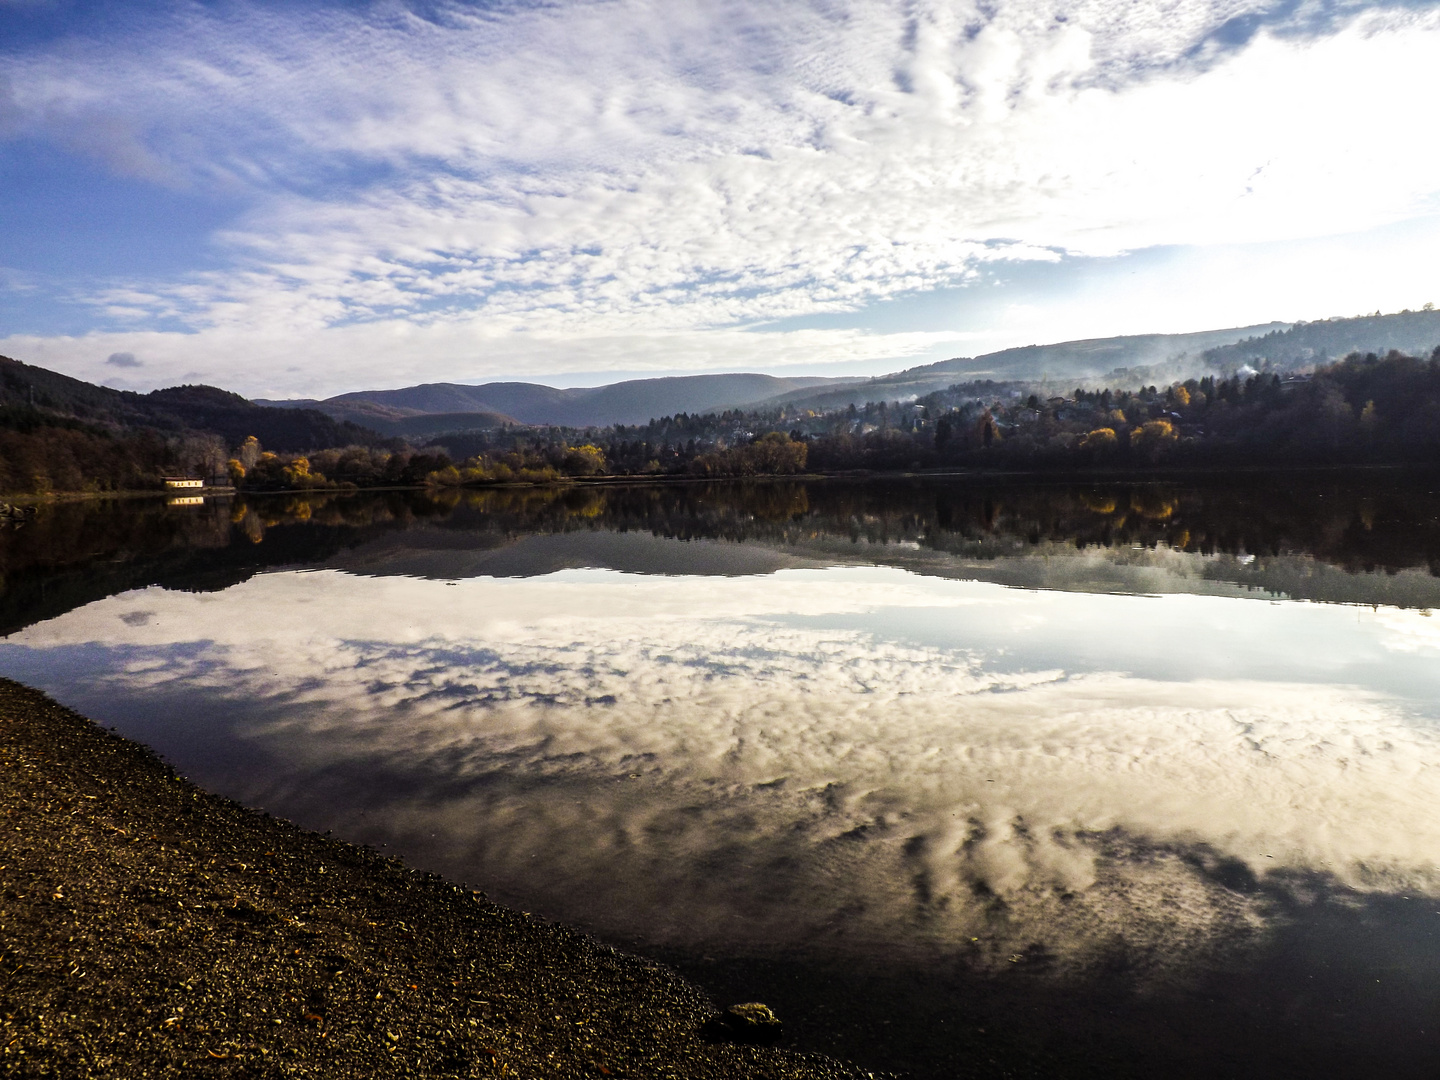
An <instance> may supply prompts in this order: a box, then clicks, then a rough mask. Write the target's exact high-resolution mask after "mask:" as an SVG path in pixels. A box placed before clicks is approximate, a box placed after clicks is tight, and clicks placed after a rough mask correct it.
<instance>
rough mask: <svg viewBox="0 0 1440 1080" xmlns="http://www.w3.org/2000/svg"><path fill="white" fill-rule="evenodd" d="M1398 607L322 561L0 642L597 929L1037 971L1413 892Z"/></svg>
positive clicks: (72, 684) (306, 795) (280, 804)
mask: <svg viewBox="0 0 1440 1080" xmlns="http://www.w3.org/2000/svg"><path fill="white" fill-rule="evenodd" d="M407 613H413V614H408V615H407ZM1424 621H1425V620H1424V618H1423V617H1422V616H1420V615H1419V614H1418V613H1402V612H1381V613H1378V614H1377V613H1372V612H1370V611H1367V610H1364V609H1346V608H1338V607H1324V606H1314V605H1300V604H1280V605H1272V604H1266V603H1262V602H1257V601H1250V600H1235V599H1218V598H1213V597H1191V596H1172V597H1165V598H1144V597H1121V596H1111V595H1080V594H1057V593H1031V592H1019V591H1012V590H1006V589H1002V588H998V587H996V586H990V585H982V584H977V583H973V582H952V581H937V580H934V579H923V578H918V577H914V576H912V575H909V574H905V573H903V572H900V571H894V570H886V569H876V568H866V569H831V570H826V571H811V570H794V571H783V572H780V573H777V574H774V575H771V576H768V577H756V578H725V579H721V580H715V579H697V578H649V577H636V576H631V575H625V574H618V573H612V572H599V571H569V572H565V573H561V574H556V575H551V576H548V577H544V578H538V579H472V580H467V581H461V582H459V583H458V584H456V585H447V584H446V583H444V582H442V581H417V580H413V579H406V578H357V577H351V576H348V575H344V574H339V573H334V572H320V573H308V574H289V573H287V574H272V575H266V576H262V577H258V578H255V579H252V580H251V581H249V582H248V583H246V584H244V585H241V586H237V587H235V588H232V589H230V590H227V591H226V592H225V593H223V594H212V595H203V594H202V595H196V594H184V593H167V592H163V591H161V590H158V589H152V590H145V591H142V592H137V593H131V594H126V595H122V596H117V597H112V598H110V599H108V600H105V601H101V602H99V603H96V604H92V605H89V606H88V607H86V608H84V609H81V610H78V611H75V612H72V613H70V614H68V615H65V616H62V617H61V618H59V619H55V620H52V621H51V622H48V623H45V624H41V625H38V626H35V627H32V628H30V629H28V630H26V631H24V632H22V633H20V634H17V635H14V636H12V637H11V638H10V639H8V643H7V644H6V645H5V646H3V647H0V648H3V655H4V659H5V662H6V670H7V672H10V673H12V674H18V675H19V676H20V677H22V678H24V679H26V680H27V681H32V682H36V683H38V684H40V685H42V686H45V687H47V688H48V689H51V691H52V692H54V693H57V694H59V695H60V697H61V699H62V700H64V701H66V702H67V703H69V704H73V705H75V706H77V707H80V708H81V709H82V710H84V711H88V712H90V713H91V714H92V715H97V716H99V717H101V718H107V717H109V718H115V719H120V720H125V721H127V726H128V725H129V724H130V723H133V724H134V725H136V726H138V727H140V728H141V729H143V730H145V731H147V732H148V733H149V735H150V737H152V738H154V739H155V740H156V741H157V742H158V743H159V744H160V747H161V749H162V751H164V752H167V753H171V754H172V757H173V756H174V753H176V752H183V751H185V748H187V747H193V746H195V745H196V740H197V736H198V738H199V741H200V743H201V744H204V743H206V742H207V740H209V741H210V746H211V747H212V750H211V751H209V752H207V753H202V754H200V760H202V761H203V760H205V759H206V758H207V756H209V757H212V758H213V757H214V756H217V755H218V757H220V758H223V759H225V760H227V761H230V762H232V765H231V767H230V768H228V769H225V770H221V771H219V772H217V773H216V774H215V778H214V780H213V781H212V782H214V783H218V784H220V785H221V786H222V788H223V789H224V790H225V791H227V792H229V793H232V794H236V795H239V796H241V797H243V798H246V799H248V800H251V801H255V802H259V803H261V804H264V805H266V806H268V807H270V808H271V809H277V810H280V811H281V812H285V813H289V814H295V815H297V816H299V817H301V818H302V819H303V820H306V821H308V822H309V823H310V824H312V825H315V826H318V827H321V828H337V830H338V831H341V832H343V833H344V834H346V835H350V836H353V837H356V838H359V839H364V840H368V841H372V842H381V841H384V842H389V843H390V844H391V846H392V848H396V847H400V848H402V849H403V850H405V851H407V852H408V853H409V854H410V856H411V857H413V858H418V859H420V860H421V861H423V862H425V863H426V864H427V865H431V866H436V867H441V868H443V869H445V870H447V871H448V872H450V873H452V874H455V875H457V876H461V877H464V878H467V879H468V880H472V881H477V882H481V883H483V884H484V885H485V886H486V887H493V888H496V889H499V890H502V891H505V890H509V891H511V892H513V893H516V894H525V895H528V897H529V900H530V901H534V902H539V901H541V900H543V902H544V903H545V904H546V905H547V907H548V909H549V910H551V911H552V912H553V913H555V914H560V915H565V916H567V917H570V918H583V919H585V920H587V921H590V922H591V923H592V924H596V925H600V926H602V927H604V928H605V929H607V930H608V931H610V932H615V933H623V932H628V931H631V930H635V929H637V927H636V926H635V925H634V922H633V921H634V920H639V921H640V922H641V923H643V929H644V932H645V933H646V934H647V936H649V937H650V938H651V940H663V939H667V938H668V939H670V940H674V941H682V942H685V943H687V944H691V945H696V944H701V945H703V944H704V943H705V942H707V941H709V940H711V938H712V937H713V936H718V937H720V938H722V939H724V940H726V941H727V942H728V943H729V944H730V945H731V946H732V947H733V946H735V945H737V944H738V945H742V946H743V945H744V944H746V943H762V942H768V943H774V942H777V941H779V942H788V943H791V944H794V943H811V944H813V943H815V942H817V941H830V940H831V939H832V938H835V936H836V935H837V934H839V935H840V937H839V938H838V939H836V940H834V941H833V944H834V946H835V947H837V948H839V947H855V948H864V947H869V946H872V945H880V946H883V947H887V948H909V949H937V948H938V949H943V950H951V949H954V948H955V947H956V946H957V943H959V942H968V941H969V939H970V938H972V937H977V938H980V939H981V942H980V943H979V944H978V945H977V946H976V948H977V949H978V951H979V952H980V954H981V956H982V958H988V959H989V960H992V961H993V962H995V963H999V964H1003V963H1005V962H1007V960H1008V958H1009V957H1010V956H1011V955H1013V954H1015V953H1016V952H1023V951H1025V950H1027V949H1029V948H1030V946H1032V945H1033V944H1036V943H1039V944H1042V945H1044V946H1045V947H1046V948H1047V949H1048V950H1050V952H1051V954H1052V955H1054V956H1055V957H1057V958H1058V959H1059V960H1060V961H1061V964H1062V967H1063V966H1068V965H1069V964H1071V963H1084V962H1085V961H1086V959H1087V958H1088V957H1091V956H1093V955H1094V954H1095V953H1096V952H1097V951H1102V952H1103V951H1104V950H1107V949H1110V948H1111V947H1112V946H1113V944H1114V942H1115V941H1116V940H1124V941H1125V942H1127V943H1128V944H1130V945H1131V946H1133V947H1134V948H1135V949H1137V950H1139V951H1140V952H1142V953H1148V954H1150V955H1152V956H1154V957H1157V958H1159V959H1158V960H1157V962H1159V963H1161V964H1164V963H1169V962H1179V961H1181V960H1183V959H1193V958H1194V957H1195V956H1197V955H1199V954H1203V953H1204V952H1205V950H1207V949H1210V948H1218V947H1220V946H1221V945H1222V944H1223V942H1225V941H1229V940H1233V939H1234V937H1235V935H1236V934H1241V935H1245V934H1254V933H1260V932H1263V930H1264V928H1265V926H1266V925H1268V919H1269V917H1270V914H1271V913H1270V911H1269V908H1268V907H1267V901H1266V899H1265V896H1264V893H1263V892H1256V893H1246V892H1244V891H1243V890H1240V891H1237V890H1235V889H1232V888H1229V887H1227V885H1226V884H1225V881H1227V880H1228V881H1230V882H1231V883H1232V884H1233V883H1234V882H1235V880H1236V875H1237V874H1239V875H1241V876H1242V877H1243V875H1244V874H1246V873H1249V874H1253V875H1254V876H1255V877H1256V878H1258V879H1261V880H1264V879H1266V878H1267V876H1269V875H1271V874H1273V873H1277V872H1278V874H1279V875H1280V877H1282V878H1283V877H1285V876H1286V875H1289V876H1291V877H1295V876H1303V877H1305V878H1307V879H1308V880H1311V881H1317V880H1318V881H1319V882H1321V883H1322V884H1323V882H1325V881H1327V880H1328V881H1331V882H1335V883H1338V884H1339V885H1340V886H1342V887H1348V888H1354V889H1360V890H1367V889H1403V890H1405V891H1407V892H1411V891H1413V892H1417V893H1426V894H1440V866H1437V863H1440V822H1437V819H1436V817H1435V814H1434V807H1435V805H1436V803H1437V800H1440V768H1437V767H1436V766H1437V765H1440V741H1437V738H1436V734H1435V731H1434V728H1433V724H1431V723H1430V722H1429V721H1428V720H1424V719H1418V718H1417V716H1429V715H1431V713H1433V693H1430V691H1427V690H1425V689H1424V687H1422V688H1421V689H1420V690H1418V691H1415V692H1416V693H1418V694H1419V699H1418V700H1417V699H1416V698H1414V697H1413V696H1412V697H1411V698H1409V699H1407V698H1405V697H1402V696H1399V695H1397V693H1394V692H1392V691H1391V688H1389V687H1388V686H1387V685H1386V680H1387V679H1399V681H1403V679H1400V678H1399V676H1398V675H1397V670H1396V669H1395V667H1394V664H1403V663H1407V661H1405V660H1404V659H1403V656H1402V658H1401V659H1399V660H1392V661H1389V662H1388V663H1390V665H1391V666H1389V667H1383V666H1382V667H1379V668H1377V667H1374V666H1371V667H1367V666H1366V665H1367V664H1371V662H1372V661H1373V660H1374V658H1376V657H1382V658H1383V657H1385V656H1386V655H1387V652H1386V650H1387V648H1388V647H1389V642H1390V640H1391V639H1392V638H1393V636H1394V633H1395V631H1396V630H1397V628H1402V627H1406V626H1409V624H1410V623H1415V624H1416V625H1418V624H1419V623H1421V622H1424ZM1106 642H1113V643H1116V646H1115V649H1114V650H1113V652H1114V655H1115V656H1118V657H1124V658H1125V662H1124V663H1123V664H1116V663H1115V662H1114V661H1113V659H1111V658H1107V657H1108V655H1109V654H1106V653H1105V652H1104V650H1103V649H1102V650H1101V651H1100V652H1098V653H1097V652H1096V651H1095V647H1096V645H1097V644H1103V643H1106ZM1388 655H1393V654H1388ZM1242 660H1243V663H1244V665H1245V671H1243V672H1242V671H1238V670H1237V667H1238V666H1239V665H1240V663H1241V661H1242ZM1165 665H1170V666H1171V667H1170V670H1168V671H1167V670H1166V668H1165ZM1415 670H1416V671H1419V670H1421V669H1419V668H1416V669H1415ZM1426 670H1428V669H1426ZM1377 671H1378V675H1377ZM1255 672H1262V673H1263V674H1255ZM78 673H83V677H77V674H78ZM1367 673H1368V674H1367ZM1410 678H1411V680H1412V681H1413V679H1414V678H1415V676H1414V674H1413V672H1412V674H1411V675H1410ZM1425 678H1429V679H1430V680H1431V681H1432V682H1433V673H1432V674H1431V675H1429V676H1424V675H1422V676H1421V679H1422V682H1423V680H1424V679H1425ZM1425 685H1426V686H1428V685H1429V683H1426V684H1425ZM1431 690H1432V691H1433V687H1431ZM1426 701H1431V702H1432V704H1428V705H1427V704H1425V702H1426ZM201 709H203V712H204V716H205V718H206V720H205V723H206V725H207V726H208V727H207V728H196V727H195V724H196V722H197V720H196V718H197V717H198V716H199V715H200V711H199V710H201ZM1427 710H1428V711H1427ZM157 716H158V717H162V718H167V719H164V720H162V721H160V722H159V723H158V724H157V721H156V717H157ZM207 730H208V731H209V732H212V733H213V732H218V733H219V734H204V732H205V731H207ZM171 743H173V747H174V749H172V748H171ZM257 749H258V750H259V751H260V752H261V753H262V754H267V755H270V756H269V758H268V764H266V765H265V766H264V767H263V768H260V769H258V770H256V771H254V772H252V771H250V770H248V769H244V768H241V769H239V770H237V769H236V768H235V767H234V765H233V762H234V761H237V760H246V759H247V758H248V756H249V755H251V754H253V753H254V752H255V751H256V750H257ZM177 760H178V759H177ZM181 764H182V765H184V762H183V760H182V761H181ZM200 768H202V769H203V768H205V766H203V765H202V766H200ZM337 807H338V808H337ZM1227 867H1228V868H1229V874H1228V877H1227V874H1226V873H1225V872H1224V871H1225V868H1227ZM997 901H998V902H1003V904H1004V911H1005V914H1004V916H1003V918H1001V917H997V915H996V909H995V905H996V903H997ZM1166 958H1168V959H1166Z"/></svg>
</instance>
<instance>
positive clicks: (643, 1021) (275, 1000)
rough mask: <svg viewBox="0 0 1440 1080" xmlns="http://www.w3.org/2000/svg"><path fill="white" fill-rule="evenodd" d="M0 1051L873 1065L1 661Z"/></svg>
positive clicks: (202, 1062)
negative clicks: (324, 829) (126, 729)
mask: <svg viewBox="0 0 1440 1080" xmlns="http://www.w3.org/2000/svg"><path fill="white" fill-rule="evenodd" d="M0 807H3V816H0V1072H3V1073H4V1074H6V1075H7V1076H15V1077H64V1078H72V1077H116V1078H125V1080H131V1078H136V1080H139V1078H146V1077H195V1076H217V1077H247V1078H248V1077H292V1076H293V1077H324V1078H327V1080H329V1078H341V1077H371V1076H376V1077H388V1076H415V1077H432V1076H433V1077H477V1076H478V1077H491V1076H507V1077H516V1078H522V1080H523V1078H531V1077H534V1078H540V1077H557V1078H558V1077H565V1078H567V1080H568V1078H573V1077H587V1076H596V1077H603V1076H613V1077H632V1078H647V1080H648V1078H660V1077H685V1078H690V1077H695V1078H707V1077H727V1078H728V1077H737V1078H739V1077H756V1078H760V1077H766V1078H773V1080H781V1078H786V1080H790V1078H794V1080H802V1078H804V1080H810V1078H815V1080H822V1078H825V1080H829V1078H852V1077H860V1076H866V1075H869V1074H865V1073H860V1072H856V1071H855V1070H853V1069H851V1068H848V1067H846V1066H843V1065H840V1064H837V1063H835V1062H831V1061H828V1060H826V1059H823V1058H818V1057H813V1056H806V1055H800V1054H795V1053H791V1052H788V1051H785V1050H781V1049H776V1048H761V1047H749V1046H741V1045H735V1044H731V1043H725V1042H718V1043H717V1042H711V1041H708V1040H707V1039H706V1038H705V1037H703V1035H702V1028H703V1027H704V1025H705V1024H706V1022H707V1020H712V1019H713V1017H714V1016H715V1015H716V1013H717V1011H718V1010H717V1009H716V1007H715V1006H714V1005H713V1004H712V1003H711V1002H710V1001H708V1000H707V999H706V998H705V997H704V995H703V994H701V992H700V991H699V990H697V989H696V988H695V987H693V986H691V985H689V984H688V983H686V982H684V981H682V980H681V979H680V978H679V977H678V976H677V975H675V974H674V973H672V972H670V971H668V970H667V969H665V968H663V967H660V966H658V965H655V964H652V963H649V962H647V961H644V960H641V959H638V958H635V957H631V956H627V955H624V954H622V953H618V952H615V951H614V950H612V949H610V948H608V947H606V946H603V945H599V944H597V943H595V942H593V941H591V940H590V939H588V938H585V937H583V936H582V935H580V934H577V933H575V932H573V931H571V930H568V929H566V928H564V927H558V926H551V925H546V924H543V923H540V922H537V921H535V920H533V919H531V918H529V917H527V916H525V915H523V914H520V913H518V912H513V911H509V910H506V909H504V908H501V907H497V906H495V905H493V904H491V903H489V902H488V901H486V900H485V899H484V898H483V896H482V895H478V894H472V893H470V892H468V891H465V890H463V889H460V888H458V887H456V886H454V885H451V884H449V883H447V882H445V881H443V880H441V879H439V878H436V877H433V876H430V875H422V874H418V873H415V872H413V871H410V870H406V869H405V868H404V867H403V866H401V865H400V864H399V863H397V862H395V861H393V860H390V859H385V858H381V857H380V856H378V855H376V854H374V853H373V852H370V851H367V850H365V849H362V848H357V847H353V846H351V845H348V844H343V843H340V842H338V841H335V840H331V839H327V838H325V837H322V836H317V835H315V834H312V833H306V832H302V831H300V830H299V829H297V828H295V827H294V826H292V825H290V824H288V823H286V822H282V821H278V820H276V819H274V818H270V817H267V816H264V815H261V814H256V813H253V812H251V811H247V810H245V809H243V808H242V807H239V806H237V805H235V804H234V803H231V802H228V801H226V800H223V799H220V798H217V797H215V796H212V795H209V794H207V793H205V792H203V791H200V790H198V789H196V788H195V787H194V786H193V785H191V784H189V783H188V782H186V781H184V780H181V779H179V778H178V777H176V775H175V773H174V772H173V771H172V770H170V769H168V768H167V767H166V766H165V765H164V764H163V763H162V762H161V761H159V760H158V759H157V758H156V757H155V756H154V755H153V754H151V753H150V752H149V751H147V750H146V749H144V748H143V747H140V746H138V745H136V744H134V743H131V742H127V741H126V740H124V739H121V738H119V737H117V736H114V735H112V734H110V733H108V732H106V731H103V730H101V729H100V728H98V727H97V726H95V725H94V724H92V723H91V722H90V721H88V720H86V719H85V718H84V717H81V716H79V715H77V714H75V713H73V712H70V711H69V710H67V709H64V708H62V707H60V706H58V705H56V704H55V703H54V702H53V701H51V700H50V699H49V698H47V697H45V696H44V695H42V694H40V693H38V692H36V691H33V690H30V689H27V688H25V687H23V686H20V685H18V684H16V683H13V682H10V681H8V680H0Z"/></svg>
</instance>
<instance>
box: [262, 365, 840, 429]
mask: <svg viewBox="0 0 1440 1080" xmlns="http://www.w3.org/2000/svg"><path fill="white" fill-rule="evenodd" d="M858 381H859V380H855V379H822V378H792V379H786V378H779V377H777V376H774V375H756V374H738V375H681V376H673V377H669V378H659V379H629V380H626V381H624V382H618V383H611V384H610V385H608V386H594V387H583V388H575V389H567V390H560V389H556V388H555V387H551V386H543V385H540V384H538V383H524V382H494V383H484V384H481V385H479V386H468V385H464V384H461V383H425V384H422V385H420V386H407V387H404V388H402V389H398V390H365V391H358V392H354V393H349V394H340V395H338V396H337V397H333V398H326V399H325V400H323V401H313V400H301V401H266V402H263V404H266V405H273V406H283V407H287V408H296V407H303V408H311V409H320V410H321V411H323V412H325V413H327V414H328V415H330V416H334V417H337V418H338V417H345V418H347V419H349V418H358V417H359V416H361V415H364V416H366V417H368V418H369V419H367V420H366V423H368V424H369V425H371V426H374V427H376V428H378V429H379V430H381V431H386V432H390V433H394V434H401V433H402V431H403V430H404V427H406V426H410V422H411V421H412V419H413V418H415V417H418V416H421V415H438V414H457V415H458V414H468V415H471V416H476V415H477V414H478V415H486V414H488V417H489V419H487V420H486V421H484V422H476V423H475V424H474V426H475V427H487V426H489V427H493V426H496V425H497V424H499V423H504V422H506V421H509V422H511V423H516V422H518V423H522V424H537V425H545V424H558V425H562V426H566V427H603V426H605V425H608V424H644V423H646V422H648V421H649V420H651V419H653V418H655V417H660V416H673V415H674V414H676V413H697V412H698V413H709V412H720V411H723V410H725V409H731V408H749V407H754V406H756V405H758V404H760V403H761V402H766V401H771V400H773V399H775V398H777V397H779V396H781V395H783V394H787V393H794V392H796V391H800V392H811V391H814V390H815V389H816V388H819V387H831V386H837V385H850V384H852V383H855V382H858ZM357 409H360V410H368V411H366V412H363V413H360V412H356V411H354V410H357ZM379 410H386V414H385V416H384V418H382V416H381V413H380V411H379ZM397 424H400V425H403V426H402V427H400V428H397V427H396V426H395V425H397ZM451 430H454V429H451ZM416 433H417V434H418V432H416Z"/></svg>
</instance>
